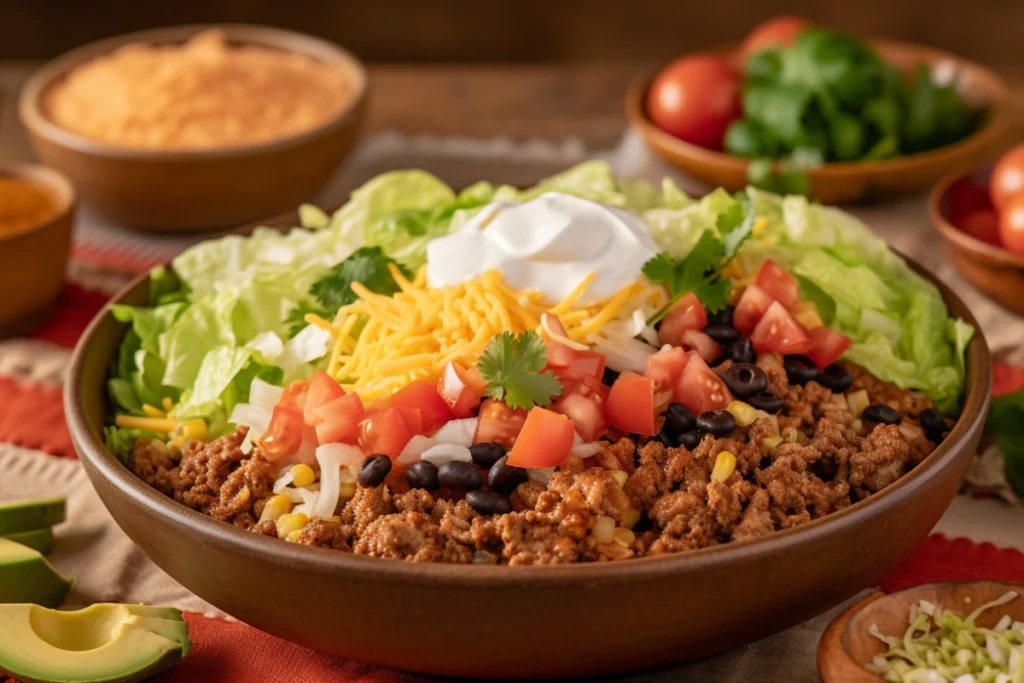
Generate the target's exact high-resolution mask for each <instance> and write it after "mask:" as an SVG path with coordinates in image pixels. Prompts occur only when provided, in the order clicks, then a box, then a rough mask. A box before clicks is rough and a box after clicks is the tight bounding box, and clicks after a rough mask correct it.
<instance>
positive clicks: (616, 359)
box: [594, 334, 657, 373]
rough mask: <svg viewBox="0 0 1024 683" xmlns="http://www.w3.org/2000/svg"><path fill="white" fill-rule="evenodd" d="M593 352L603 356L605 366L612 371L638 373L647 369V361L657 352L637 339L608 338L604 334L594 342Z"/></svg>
mask: <svg viewBox="0 0 1024 683" xmlns="http://www.w3.org/2000/svg"><path fill="white" fill-rule="evenodd" d="M594 350H595V351H597V352H598V353H603V354H604V356H605V364H606V365H607V366H608V367H609V368H611V369H612V370H615V371H616V372H622V371H624V370H631V371H633V372H638V373H642V372H643V371H644V370H645V369H646V368H647V359H648V358H649V357H650V356H653V355H654V354H655V353H656V352H657V349H656V348H654V347H653V346H651V345H650V344H646V343H644V342H642V341H640V340H639V339H634V338H633V337H608V336H605V335H604V334H602V335H600V336H598V337H597V339H595V340H594Z"/></svg>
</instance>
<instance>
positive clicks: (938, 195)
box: [928, 166, 1024, 315]
mask: <svg viewBox="0 0 1024 683" xmlns="http://www.w3.org/2000/svg"><path fill="white" fill-rule="evenodd" d="M991 171H992V168H991V167H990V166H989V167H985V168H982V169H978V170H976V171H973V172H965V171H963V170H958V171H954V172H952V173H950V174H948V175H946V176H945V177H943V178H942V179H941V180H940V181H939V182H938V183H937V184H936V185H935V187H934V188H932V191H931V194H930V195H929V197H928V214H929V216H930V217H931V220H932V225H933V226H935V229H936V230H937V231H938V232H939V235H940V236H941V237H942V241H943V243H944V244H945V246H946V253H947V254H949V259H950V260H951V261H952V262H953V265H955V266H956V268H957V270H959V271H960V274H961V275H963V276H964V277H965V278H967V279H968V280H969V281H970V282H971V284H973V285H974V286H975V287H977V288H978V289H980V290H981V291H982V292H984V293H985V294H986V295H988V297H989V298H990V299H992V300H993V301H995V302H996V303H998V304H1000V305H1001V306H1005V307H1006V308H1008V309H1010V310H1011V311H1013V312H1014V313H1016V314H1018V315H1024V296H1021V292H1024V255H1021V254H1014V253H1013V252H1011V251H1007V250H1006V249H1002V248H1000V247H997V246H995V245H992V244H988V243H987V242H982V241H981V240H979V239H977V238H975V237H971V236H970V235H968V234H967V233H965V232H964V231H963V230H960V229H959V228H957V227H956V226H955V225H953V222H952V221H951V220H950V217H949V205H948V202H947V194H948V192H949V188H950V187H952V185H953V183H955V182H956V181H958V180H960V179H961V178H965V177H970V178H971V179H973V180H974V181H976V182H978V183H979V184H982V185H987V184H988V176H989V174H990V173H991Z"/></svg>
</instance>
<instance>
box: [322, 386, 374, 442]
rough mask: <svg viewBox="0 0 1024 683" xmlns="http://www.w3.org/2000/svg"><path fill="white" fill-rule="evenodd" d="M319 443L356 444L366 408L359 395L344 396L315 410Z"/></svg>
mask: <svg viewBox="0 0 1024 683" xmlns="http://www.w3.org/2000/svg"><path fill="white" fill-rule="evenodd" d="M313 415H314V417H315V419H316V421H317V422H316V439H317V441H318V442H319V443H321V444H325V443H356V442H357V441H359V423H360V422H362V421H363V419H364V418H365V417H366V408H365V407H364V406H363V399H361V398H359V394H344V395H342V396H339V397H337V398H335V399H333V400H331V401H328V402H327V403H324V404H323V405H321V406H318V407H316V408H313Z"/></svg>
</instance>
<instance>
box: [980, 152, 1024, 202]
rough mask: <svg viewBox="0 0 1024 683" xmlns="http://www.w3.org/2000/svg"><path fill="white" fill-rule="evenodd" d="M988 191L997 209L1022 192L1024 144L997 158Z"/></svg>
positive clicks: (1023, 182) (1023, 181)
mask: <svg viewBox="0 0 1024 683" xmlns="http://www.w3.org/2000/svg"><path fill="white" fill-rule="evenodd" d="M988 191H989V195H990V196H991V197H992V203H993V204H994V205H995V207H996V208H997V209H1002V208H1003V207H1004V206H1005V205H1006V204H1007V202H1008V201H1009V199H1010V197H1012V196H1013V195H1015V194H1019V193H1020V192H1021V191H1024V143H1022V144H1019V145H1017V146H1016V147H1013V148H1011V149H1010V151H1008V152H1006V153H1005V154H1003V156H1001V157H999V161H997V162H996V165H995V168H993V169H992V178H991V179H990V180H989V181H988Z"/></svg>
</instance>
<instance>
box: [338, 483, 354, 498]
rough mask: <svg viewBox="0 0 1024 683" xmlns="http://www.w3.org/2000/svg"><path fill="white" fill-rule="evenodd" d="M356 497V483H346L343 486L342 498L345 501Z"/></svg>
mask: <svg viewBox="0 0 1024 683" xmlns="http://www.w3.org/2000/svg"><path fill="white" fill-rule="evenodd" d="M355 495H356V483H355V482H354V481H346V482H345V483H344V484H342V485H341V497H342V498H344V499H348V498H352V497H353V496H355Z"/></svg>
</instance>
